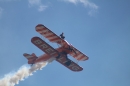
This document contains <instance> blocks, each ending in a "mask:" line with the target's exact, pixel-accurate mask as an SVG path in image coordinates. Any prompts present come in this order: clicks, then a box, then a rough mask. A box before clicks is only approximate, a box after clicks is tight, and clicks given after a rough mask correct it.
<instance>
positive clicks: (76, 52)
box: [69, 46, 89, 61]
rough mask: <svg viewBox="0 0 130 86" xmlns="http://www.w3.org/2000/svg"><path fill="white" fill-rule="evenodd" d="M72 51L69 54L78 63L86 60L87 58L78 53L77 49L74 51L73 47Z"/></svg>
mask: <svg viewBox="0 0 130 86" xmlns="http://www.w3.org/2000/svg"><path fill="white" fill-rule="evenodd" d="M72 48H73V51H72V52H70V53H69V54H70V55H71V56H72V57H74V58H75V59H77V60H78V61H85V60H88V59H89V57H88V56H86V55H85V54H83V53H82V52H81V51H79V50H78V49H76V48H75V47H73V46H72Z"/></svg>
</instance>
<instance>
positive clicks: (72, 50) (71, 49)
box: [65, 45, 77, 55]
mask: <svg viewBox="0 0 130 86" xmlns="http://www.w3.org/2000/svg"><path fill="white" fill-rule="evenodd" d="M65 49H68V50H70V51H71V52H74V53H75V54H76V55H77V53H76V51H75V49H74V48H73V47H71V46H70V45H69V47H68V48H65Z"/></svg>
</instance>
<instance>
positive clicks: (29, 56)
mask: <svg viewBox="0 0 130 86" xmlns="http://www.w3.org/2000/svg"><path fill="white" fill-rule="evenodd" d="M23 56H24V57H26V58H27V59H28V64H34V63H35V60H36V59H37V58H38V57H37V56H36V55H35V54H34V53H32V54H27V53H24V54H23Z"/></svg>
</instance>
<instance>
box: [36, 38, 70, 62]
mask: <svg viewBox="0 0 130 86" xmlns="http://www.w3.org/2000/svg"><path fill="white" fill-rule="evenodd" d="M69 46H71V45H70V44H69V43H68V42H67V41H66V40H64V42H63V43H62V42H61V44H60V47H59V48H56V50H57V51H58V53H60V52H66V53H67V54H69V53H71V51H70V50H69V49H68V47H69ZM57 56H58V54H54V55H53V56H50V55H48V54H46V53H44V54H43V55H41V56H39V57H38V58H37V60H36V61H35V63H37V62H42V61H47V60H49V59H51V58H55V57H57Z"/></svg>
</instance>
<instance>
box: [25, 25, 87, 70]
mask: <svg viewBox="0 0 130 86" xmlns="http://www.w3.org/2000/svg"><path fill="white" fill-rule="evenodd" d="M35 30H36V31H37V32H38V33H40V34H41V35H42V36H44V37H45V38H46V39H48V40H49V41H50V42H52V43H57V44H58V45H59V47H58V48H53V47H52V46H50V45H49V44H48V43H47V42H46V41H44V40H42V39H41V38H39V37H33V38H32V39H31V42H32V43H33V44H34V45H35V46H36V47H38V48H39V49H40V50H42V51H43V52H45V53H44V54H43V55H41V56H39V57H37V56H36V55H35V54H34V53H32V54H27V53H24V54H23V56H24V57H26V58H27V59H28V64H35V63H38V62H42V61H49V60H50V61H51V60H56V61H57V62H59V63H61V64H62V65H64V66H65V67H67V68H68V69H70V70H72V71H82V70H83V68H82V67H80V66H79V65H78V64H77V63H76V62H74V61H72V60H70V59H69V58H68V56H67V55H68V54H69V55H70V56H72V57H74V58H75V59H76V60H78V61H85V60H88V56H86V55H85V54H83V53H82V52H81V51H79V50H78V49H76V48H75V47H74V46H72V45H71V44H69V43H68V42H67V41H66V40H65V39H64V38H65V37H64V35H63V33H62V34H61V35H60V36H58V35H56V34H55V33H53V32H52V31H51V30H50V29H48V28H47V27H45V26H44V25H42V24H38V25H37V26H36V27H35Z"/></svg>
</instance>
